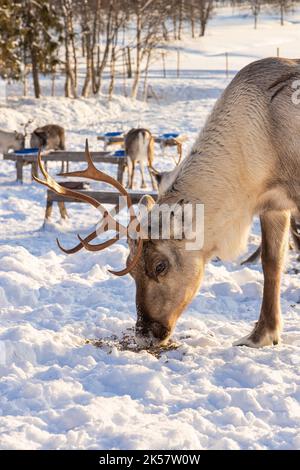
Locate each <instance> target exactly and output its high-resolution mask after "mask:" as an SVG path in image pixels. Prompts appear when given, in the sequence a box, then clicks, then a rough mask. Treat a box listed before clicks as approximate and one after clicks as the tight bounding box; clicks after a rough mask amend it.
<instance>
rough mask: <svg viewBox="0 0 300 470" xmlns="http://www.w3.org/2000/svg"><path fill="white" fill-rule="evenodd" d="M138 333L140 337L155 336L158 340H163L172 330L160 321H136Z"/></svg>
mask: <svg viewBox="0 0 300 470" xmlns="http://www.w3.org/2000/svg"><path fill="white" fill-rule="evenodd" d="M136 335H137V337H139V338H151V337H152V338H153V339H154V340H156V341H157V342H161V341H163V340H164V339H166V338H167V337H168V336H169V335H170V330H169V329H168V328H167V327H165V326H164V325H162V324H161V323H159V322H156V321H151V322H149V321H148V322H143V321H138V322H137V323H136Z"/></svg>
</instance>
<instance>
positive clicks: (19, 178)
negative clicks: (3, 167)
mask: <svg viewBox="0 0 300 470" xmlns="http://www.w3.org/2000/svg"><path fill="white" fill-rule="evenodd" d="M16 170H17V182H18V183H23V158H22V157H19V158H18V160H17V161H16Z"/></svg>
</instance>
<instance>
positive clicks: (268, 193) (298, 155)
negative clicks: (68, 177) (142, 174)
mask: <svg viewBox="0 0 300 470" xmlns="http://www.w3.org/2000/svg"><path fill="white" fill-rule="evenodd" d="M299 80H300V60H289V59H279V58H269V59H264V60H260V61H257V62H254V63H252V64H250V65H248V66H247V67H245V68H244V69H242V70H241V71H240V72H239V73H238V74H237V75H236V76H235V78H234V79H233V80H232V82H231V83H230V84H229V85H228V87H227V88H226V90H225V91H224V92H223V94H222V95H221V97H220V98H219V100H218V101H217V103H216V104H215V106H214V109H213V111H212V113H211V115H210V117H209V118H208V120H207V122H206V124H205V126H204V128H203V129H202V131H201V132H200V134H199V136H198V138H197V140H196V142H195V144H194V146H193V148H192V150H191V152H190V154H189V156H188V157H187V158H186V159H185V160H184V161H183V162H182V163H181V164H180V166H179V168H178V169H177V171H176V173H175V174H174V178H173V179H172V180H171V181H170V184H169V186H168V187H167V188H165V190H164V192H163V193H162V194H161V195H160V196H159V199H158V205H159V206H161V205H162V204H164V205H166V206H170V207H174V205H175V206H176V207H180V206H183V205H185V204H187V203H192V204H193V207H196V204H203V205H204V226H203V231H204V233H203V235H204V238H203V243H202V245H201V247H200V248H199V249H198V250H197V251H195V250H190V249H188V248H187V245H186V240H185V239H175V237H173V238H172V237H171V238H170V239H162V238H159V239H154V238H153V237H152V235H151V234H148V239H143V238H142V236H141V235H140V236H139V237H138V238H137V240H135V239H134V237H132V236H129V246H130V254H129V257H128V260H127V268H125V269H124V270H123V271H121V272H120V273H118V274H126V273H128V272H130V274H131V275H132V277H133V278H134V280H135V283H136V310H137V323H136V334H137V337H138V338H139V340H140V341H141V342H143V343H144V344H145V345H151V344H152V345H160V344H163V343H166V342H167V341H168V338H169V337H170V335H171V334H172V331H173V330H174V327H175V325H176V322H177V320H178V318H179V317H180V315H181V314H182V312H183V311H184V309H185V308H186V307H187V305H188V304H189V303H190V302H191V300H192V299H193V297H194V295H195V294H196V292H197V290H198V287H199V286H200V284H201V281H202V278H203V274H204V268H205V265H206V263H207V262H208V261H209V260H210V259H211V258H212V257H216V256H218V257H219V258H221V259H223V260H229V259H233V258H235V257H237V256H238V255H239V254H240V252H241V250H243V249H244V247H245V246H246V244H247V240H248V234H249V230H250V227H251V222H252V219H253V216H254V215H255V214H259V216H260V220H261V228H262V265H263V274H264V290H263V300H262V306H261V312H260V317H259V320H258V322H257V323H256V325H255V327H254V329H253V331H252V332H251V333H250V334H249V335H248V336H246V337H244V338H242V339H241V340H239V341H237V342H236V343H235V344H237V345H247V346H251V347H262V346H267V345H273V344H277V343H278V341H279V340H280V332H281V310H280V278H281V273H282V270H283V265H284V259H285V253H286V248H287V243H288V234H289V227H290V211H291V210H294V209H298V210H299V209H300V188H299V183H300V164H299V163H300V104H299V103H300V101H299V100H298V99H296V98H297V96H296V95H297V93H298V91H297V89H296V85H299ZM296 92H297V93H296ZM88 161H89V165H88V169H87V170H86V172H80V173H81V176H86V177H89V178H95V177H97V179H99V180H101V181H106V182H110V183H112V184H114V186H115V187H117V188H118V189H119V190H120V192H122V194H124V188H123V187H122V186H121V187H119V186H118V184H117V182H116V181H114V180H113V182H112V178H110V177H108V176H107V175H104V174H103V173H102V172H98V173H97V174H96V173H95V170H96V169H94V167H93V164H92V162H91V160H90V159H89V160H88ZM40 165H41V168H42V170H43V173H44V176H45V177H46V181H44V184H46V185H48V186H49V187H52V188H53V189H54V190H55V191H57V192H59V193H60V194H65V195H68V194H71V193H70V192H68V190H66V189H65V188H60V187H59V186H58V185H57V183H55V182H54V181H53V180H52V179H51V178H50V177H49V176H48V175H47V173H46V172H45V170H44V168H43V167H42V164H41V163H40ZM96 171H97V170H96ZM75 174H77V175H78V173H75ZM49 178H50V179H49ZM72 196H73V197H74V192H73V193H72ZM76 197H77V198H81V199H83V195H82V194H77V195H76ZM84 200H86V201H87V202H90V203H91V204H93V205H95V207H97V204H98V203H97V201H91V200H89V201H88V200H87V198H85V199H84ZM127 201H128V199H127ZM144 203H145V205H146V207H147V210H148V212H149V215H150V216H151V217H152V215H153V214H154V211H155V207H156V205H155V204H154V201H153V200H152V199H151V197H148V198H146V199H144ZM128 205H129V206H130V203H129V202H128ZM103 214H104V218H103V223H104V222H105V221H106V220H108V217H109V214H108V213H107V211H106V212H105V211H104V212H103ZM132 217H134V216H132ZM117 230H119V231H121V227H120V226H118V227H117ZM96 236H97V234H96V232H93V233H92V234H90V235H89V236H88V237H86V238H85V239H84V240H82V239H81V241H80V243H79V244H78V245H77V246H76V247H75V248H74V249H72V250H65V251H66V252H74V251H78V250H79V249H80V248H82V247H83V246H84V247H85V248H87V249H89V250H97V249H103V248H105V247H107V246H109V245H111V244H113V243H115V242H116V241H117V239H118V237H114V238H113V239H112V240H109V241H107V242H104V243H102V244H100V245H91V244H90V242H91V240H93V239H94V238H96Z"/></svg>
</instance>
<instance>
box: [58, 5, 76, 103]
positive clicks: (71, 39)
mask: <svg viewBox="0 0 300 470" xmlns="http://www.w3.org/2000/svg"><path fill="white" fill-rule="evenodd" d="M60 6H61V12H62V17H63V22H64V43H65V74H66V81H65V96H66V97H72V98H76V97H77V56H76V46H75V33H74V19H73V5H72V1H71V0H61V5H60Z"/></svg>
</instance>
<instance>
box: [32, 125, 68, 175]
mask: <svg viewBox="0 0 300 470" xmlns="http://www.w3.org/2000/svg"><path fill="white" fill-rule="evenodd" d="M30 147H38V148H42V149H43V150H44V151H49V150H66V143H65V130H64V128H63V127H61V126H58V125H57V124H47V125H46V126H42V127H38V128H37V129H35V130H34V131H33V132H32V134H31V139H30ZM64 164H65V162H64V161H62V166H61V172H63V171H64ZM66 166H67V171H68V170H69V162H68V161H67V162H66Z"/></svg>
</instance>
